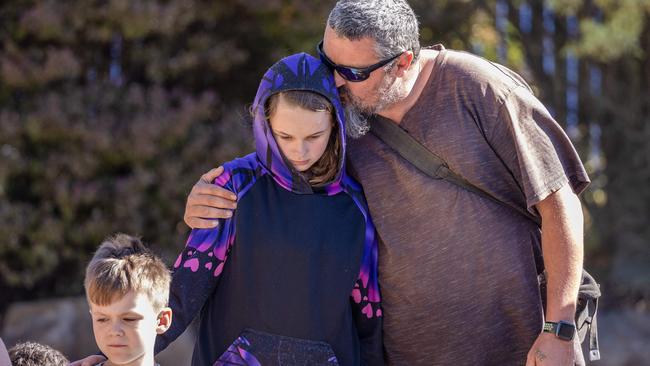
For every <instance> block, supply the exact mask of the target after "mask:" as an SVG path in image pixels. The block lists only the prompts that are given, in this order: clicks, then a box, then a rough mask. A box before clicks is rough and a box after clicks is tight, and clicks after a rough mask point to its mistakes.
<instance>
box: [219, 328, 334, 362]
mask: <svg viewBox="0 0 650 366" xmlns="http://www.w3.org/2000/svg"><path fill="white" fill-rule="evenodd" d="M338 364H339V363H338V360H337V359H336V356H335V355H334V351H333V350H332V347H331V346H330V345H329V344H328V343H325V342H320V341H312V340H308V339H300V338H293V337H287V336H282V335H277V334H271V333H265V332H262V331H258V330H253V329H245V330H244V331H243V332H241V334H240V335H239V337H237V339H235V341H234V342H233V343H232V344H231V345H230V347H228V349H227V350H226V352H224V353H223V355H221V357H219V359H218V360H217V361H216V362H215V363H214V365H213V366H225V365H248V366H260V365H264V366H303V365H314V366H337V365H338Z"/></svg>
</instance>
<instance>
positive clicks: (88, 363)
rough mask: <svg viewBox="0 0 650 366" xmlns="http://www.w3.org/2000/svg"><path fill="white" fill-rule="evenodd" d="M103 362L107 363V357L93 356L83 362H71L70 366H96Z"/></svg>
mask: <svg viewBox="0 0 650 366" xmlns="http://www.w3.org/2000/svg"><path fill="white" fill-rule="evenodd" d="M102 361H106V357H103V356H100V355H93V356H88V357H86V358H84V359H83V360H79V361H75V362H71V363H70V364H69V365H68V366H94V365H97V364H98V363H100V362H102Z"/></svg>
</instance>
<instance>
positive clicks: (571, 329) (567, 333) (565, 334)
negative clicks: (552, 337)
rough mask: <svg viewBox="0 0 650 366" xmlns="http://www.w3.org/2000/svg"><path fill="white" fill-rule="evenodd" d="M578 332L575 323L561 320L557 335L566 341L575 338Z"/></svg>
mask: <svg viewBox="0 0 650 366" xmlns="http://www.w3.org/2000/svg"><path fill="white" fill-rule="evenodd" d="M575 333H576V327H575V326H574V325H573V324H569V323H565V322H559V323H558V325H557V336H558V338H560V339H564V340H565V341H570V340H573V336H574V335H575Z"/></svg>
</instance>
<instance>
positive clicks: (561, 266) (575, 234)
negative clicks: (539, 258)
mask: <svg viewBox="0 0 650 366" xmlns="http://www.w3.org/2000/svg"><path fill="white" fill-rule="evenodd" d="M536 207H537V210H538V211H539V213H540V215H541V216H542V251H543V253H544V266H545V268H546V272H547V293H546V298H547V300H546V314H545V320H546V321H551V322H558V321H560V320H563V321H566V322H570V323H574V321H575V320H574V316H575V310H576V302H577V299H578V290H579V287H580V279H581V276H582V260H583V216H582V207H581V205H580V200H579V199H578V196H576V195H575V194H574V193H573V191H572V189H571V187H570V185H569V184H566V185H565V186H564V187H562V188H561V189H560V190H558V191H557V192H555V193H553V194H551V195H549V196H548V197H547V198H545V199H544V200H543V201H541V202H540V203H539V204H538V205H537V206H536ZM574 357H575V353H574V348H573V343H572V342H567V341H563V340H560V339H559V338H557V337H555V335H553V334H550V333H541V334H540V335H539V337H538V338H537V340H536V341H535V343H534V344H533V347H532V348H531V350H530V352H529V353H528V360H527V363H526V366H534V365H561V366H563V365H573V364H574Z"/></svg>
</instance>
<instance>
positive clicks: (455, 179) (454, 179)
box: [370, 115, 541, 227]
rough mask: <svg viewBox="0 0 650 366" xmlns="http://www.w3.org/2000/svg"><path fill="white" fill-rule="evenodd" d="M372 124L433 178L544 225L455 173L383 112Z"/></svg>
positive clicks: (532, 216) (409, 159)
mask: <svg viewBox="0 0 650 366" xmlns="http://www.w3.org/2000/svg"><path fill="white" fill-rule="evenodd" d="M371 119H372V122H371V123H372V127H371V128H370V132H372V133H373V134H374V135H375V136H377V137H378V138H379V139H380V140H382V141H383V142H384V143H385V144H386V145H388V146H390V147H391V148H392V149H393V150H395V152H397V153H398V154H399V155H400V156H401V157H402V158H404V159H405V160H406V161H408V162H410V163H411V164H413V165H414V166H415V167H416V168H418V169H419V170H420V171H422V172H423V173H425V174H426V175H428V176H429V177H431V178H433V179H445V180H447V181H448V182H451V183H453V184H455V185H457V186H459V187H462V188H464V189H466V190H468V191H470V192H473V193H475V194H478V195H479V196H481V197H483V198H486V199H489V200H490V201H492V202H496V203H498V204H500V205H502V206H506V207H509V208H511V209H513V210H515V211H517V212H518V213H519V214H521V215H523V216H525V217H526V218H528V219H529V220H532V221H533V222H535V223H536V224H537V226H540V227H541V220H540V218H539V217H537V216H534V215H533V214H531V213H530V212H528V210H526V209H524V208H521V207H519V206H515V205H512V204H509V203H506V202H503V201H501V200H500V199H498V198H496V197H494V196H492V195H491V194H489V193H487V192H485V191H484V190H482V189H480V188H479V187H477V186H475V185H473V184H472V183H470V182H468V181H467V180H465V179H464V178H463V177H461V176H460V175H458V174H456V173H454V172H453V171H452V170H451V169H449V166H448V165H447V163H446V162H445V161H444V160H442V159H441V158H440V157H439V156H438V155H436V154H435V153H433V152H432V151H431V150H429V149H427V148H426V147H425V146H424V145H422V144H421V143H420V142H419V141H417V140H416V139H414V138H413V136H411V135H409V134H408V132H406V131H404V130H403V129H402V128H401V127H400V126H399V125H397V123H395V122H392V121H391V120H389V119H388V118H385V117H382V116H380V115H374V116H372V118H371Z"/></svg>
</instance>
